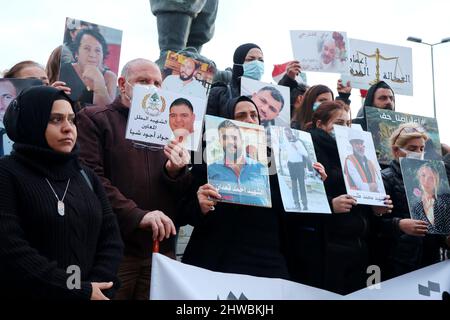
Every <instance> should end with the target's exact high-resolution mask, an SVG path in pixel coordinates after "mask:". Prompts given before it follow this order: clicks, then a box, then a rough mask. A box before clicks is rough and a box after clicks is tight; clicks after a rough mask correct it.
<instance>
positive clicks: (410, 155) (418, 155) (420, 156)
mask: <svg viewBox="0 0 450 320" xmlns="http://www.w3.org/2000/svg"><path fill="white" fill-rule="evenodd" d="M400 150H401V151H403V152H404V153H406V158H409V159H417V160H423V157H424V155H425V154H424V153H423V152H414V151H409V150H405V149H403V148H400Z"/></svg>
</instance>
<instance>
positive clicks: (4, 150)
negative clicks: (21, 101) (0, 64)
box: [0, 78, 43, 156]
mask: <svg viewBox="0 0 450 320" xmlns="http://www.w3.org/2000/svg"><path fill="white" fill-rule="evenodd" d="M40 85H43V82H42V81H41V80H38V79H14V78H13V79H4V78H3V79H0V156H4V155H9V154H10V153H11V151H12V145H13V142H12V141H11V140H10V139H9V138H8V136H7V135H6V130H5V126H4V124H3V117H4V116H5V112H6V109H7V108H8V106H9V104H10V103H11V101H13V100H14V98H15V97H16V96H18V95H19V94H20V92H22V90H24V89H26V88H29V87H32V86H40Z"/></svg>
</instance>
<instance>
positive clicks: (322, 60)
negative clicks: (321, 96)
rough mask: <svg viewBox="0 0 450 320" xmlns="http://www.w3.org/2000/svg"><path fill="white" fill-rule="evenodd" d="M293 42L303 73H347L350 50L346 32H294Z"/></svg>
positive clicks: (296, 57) (295, 55) (292, 33)
mask: <svg viewBox="0 0 450 320" xmlns="http://www.w3.org/2000/svg"><path fill="white" fill-rule="evenodd" d="M291 42H292V49H293V51H294V57H295V59H296V60H298V61H299V62H300V65H301V66H302V71H316V72H331V73H345V72H347V69H348V61H347V60H348V59H347V58H348V52H349V48H348V41H347V34H346V33H345V32H340V31H311V30H292V31H291Z"/></svg>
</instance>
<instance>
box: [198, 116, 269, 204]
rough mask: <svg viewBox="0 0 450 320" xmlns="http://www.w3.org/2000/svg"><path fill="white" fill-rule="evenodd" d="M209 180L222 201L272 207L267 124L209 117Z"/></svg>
mask: <svg viewBox="0 0 450 320" xmlns="http://www.w3.org/2000/svg"><path fill="white" fill-rule="evenodd" d="M205 128H206V160H207V161H206V162H207V164H208V183H209V184H210V185H212V186H214V187H215V188H216V189H217V190H218V192H219V194H220V195H221V196H222V199H221V200H220V201H222V202H229V203H237V204H243V205H250V206H258V207H269V208H270V207H272V199H271V195H270V183H269V169H268V159H267V138H266V133H265V130H264V127H262V126H259V125H255V124H249V123H245V122H240V121H234V120H228V119H224V118H219V117H213V116H206V117H205Z"/></svg>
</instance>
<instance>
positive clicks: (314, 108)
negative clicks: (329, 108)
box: [313, 101, 322, 112]
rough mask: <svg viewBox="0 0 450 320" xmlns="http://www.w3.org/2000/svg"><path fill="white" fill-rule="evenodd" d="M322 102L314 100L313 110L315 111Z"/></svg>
mask: <svg viewBox="0 0 450 320" xmlns="http://www.w3.org/2000/svg"><path fill="white" fill-rule="evenodd" d="M321 104H322V102H318V101H317V102H314V104H313V112H314V111H316V110H317V109H319V107H320V105H321Z"/></svg>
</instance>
